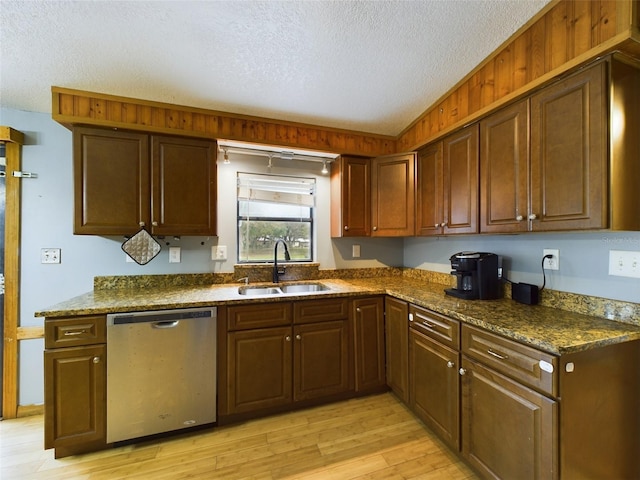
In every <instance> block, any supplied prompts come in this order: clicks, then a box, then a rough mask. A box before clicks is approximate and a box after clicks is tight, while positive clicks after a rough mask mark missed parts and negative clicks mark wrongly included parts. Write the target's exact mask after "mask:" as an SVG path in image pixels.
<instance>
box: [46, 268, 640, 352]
mask: <svg viewBox="0 0 640 480" xmlns="http://www.w3.org/2000/svg"><path fill="white" fill-rule="evenodd" d="M315 282H319V283H322V284H324V285H326V286H327V287H329V288H330V290H327V291H321V292H314V293H313V294H293V293H292V294H280V295H267V296H256V297H247V296H244V295H240V294H239V293H238V287H239V286H240V284H215V285H190V286H174V287H162V288H138V289H135V288H133V289H132V288H127V289H104V290H94V291H92V292H88V293H86V294H83V295H80V296H77V297H75V298H72V299H70V300H67V301H64V302H61V303H58V304H56V305H53V306H51V307H49V308H47V309H44V310H42V311H39V312H36V313H35V316H37V317H47V318H59V317H67V316H77V315H91V314H106V313H116V312H132V311H144V310H164V309H172V308H189V307H202V306H217V305H229V304H232V303H234V304H235V303H246V304H253V303H266V302H274V301H290V300H302V299H315V298H324V297H329V298H330V297H341V296H361V295H377V294H380V295H382V294H388V295H391V296H394V297H396V298H399V299H401V300H405V301H407V302H410V303H413V304H415V305H418V306H422V307H425V308H428V309H431V310H433V311H435V312H438V313H441V314H443V315H447V316H450V317H452V318H455V319H458V320H460V321H461V322H462V323H467V324H470V325H476V326H478V327H481V328H484V329H486V330H489V331H491V332H494V333H497V334H500V335H503V336H505V337H508V338H511V339H513V340H516V341H519V342H522V343H525V344H528V345H531V346H533V347H536V348H539V349H540V350H543V351H545V352H549V353H551V354H555V355H562V354H567V353H572V352H578V351H581V350H587V349H590V348H595V347H601V346H605V345H610V344H615V343H620V342H625V341H631V340H636V339H640V326H637V325H633V324H628V323H623V322H618V321H613V320H608V319H605V318H600V317H596V316H590V315H583V314H579V313H574V312H571V311H566V310H559V309H555V308H551V307H545V306H540V305H534V306H532V305H523V304H519V303H516V302H514V301H513V300H511V299H506V298H505V299H500V300H461V299H457V298H454V297H451V296H448V295H445V293H444V288H445V286H444V285H442V284H439V283H429V282H424V281H420V280H416V279H411V278H406V277H401V276H400V277H398V276H390V277H375V278H359V279H350V280H337V279H330V280H317V281H314V282H311V283H315ZM296 283H300V282H296ZM302 283H304V282H302ZM252 285H255V284H252Z"/></svg>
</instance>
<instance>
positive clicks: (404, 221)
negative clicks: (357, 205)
mask: <svg viewBox="0 0 640 480" xmlns="http://www.w3.org/2000/svg"><path fill="white" fill-rule="evenodd" d="M414 169H415V154H413V153H405V154H401V155H391V156H385V157H378V158H374V159H373V160H372V163H371V185H372V188H371V195H372V196H371V212H372V215H371V224H372V228H371V230H372V232H371V236H374V237H407V236H411V235H413V234H414V231H415V223H416V220H415V198H414V194H415V184H414V182H415V178H414Z"/></svg>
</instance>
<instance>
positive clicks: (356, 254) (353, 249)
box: [351, 245, 360, 258]
mask: <svg viewBox="0 0 640 480" xmlns="http://www.w3.org/2000/svg"><path fill="white" fill-rule="evenodd" d="M351 256H352V257H353V258H360V245H353V246H352V247H351Z"/></svg>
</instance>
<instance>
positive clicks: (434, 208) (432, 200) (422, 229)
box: [416, 142, 444, 235]
mask: <svg viewBox="0 0 640 480" xmlns="http://www.w3.org/2000/svg"><path fill="white" fill-rule="evenodd" d="M416 163H417V165H416V170H417V171H416V175H417V179H418V181H417V184H418V187H417V192H416V209H417V216H416V234H417V235H438V234H441V233H442V229H443V227H444V223H443V222H444V220H443V217H444V211H443V204H442V202H443V200H444V197H443V190H442V142H437V143H435V144H433V145H429V146H428V147H426V148H424V149H422V150H420V151H419V152H418V159H417V162H416Z"/></svg>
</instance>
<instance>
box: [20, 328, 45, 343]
mask: <svg viewBox="0 0 640 480" xmlns="http://www.w3.org/2000/svg"><path fill="white" fill-rule="evenodd" d="M16 337H17V339H18V340H34V339H36V338H44V327H38V326H35V327H18V330H17V332H16Z"/></svg>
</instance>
